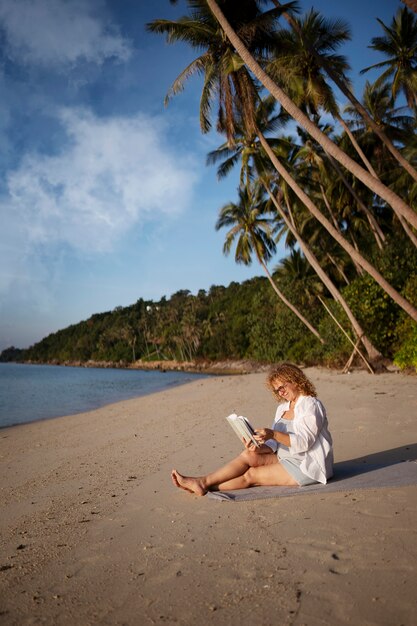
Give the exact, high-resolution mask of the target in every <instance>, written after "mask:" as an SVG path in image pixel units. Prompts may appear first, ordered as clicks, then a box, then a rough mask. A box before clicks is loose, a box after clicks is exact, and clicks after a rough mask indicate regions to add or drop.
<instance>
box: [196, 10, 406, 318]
mask: <svg viewBox="0 0 417 626" xmlns="http://www.w3.org/2000/svg"><path fill="white" fill-rule="evenodd" d="M207 4H208V6H209V7H210V10H211V11H212V13H213V15H214V16H215V18H216V19H217V21H218V22H219V24H220V25H221V27H222V28H223V31H224V32H225V34H226V36H227V38H228V39H229V41H230V42H231V43H232V44H233V46H234V47H235V49H236V51H237V53H238V54H239V56H240V57H241V59H242V60H243V62H244V63H245V64H246V65H247V67H248V68H249V69H250V70H251V71H252V72H253V74H254V75H255V76H256V78H257V79H258V80H259V81H260V82H261V83H262V85H263V86H264V87H265V88H266V89H267V90H268V91H269V92H270V93H271V94H272V95H273V96H274V98H275V99H276V100H277V101H278V102H279V103H280V104H281V105H282V106H283V108H284V109H285V110H286V111H287V112H288V113H289V114H290V115H291V117H293V118H294V120H296V121H297V122H298V123H299V124H300V126H302V127H303V128H304V129H305V130H306V131H307V132H308V133H309V135H311V136H312V137H313V138H314V139H315V140H316V141H317V142H318V143H319V144H320V145H321V146H322V147H323V148H324V149H325V150H327V152H329V154H331V155H332V156H333V157H334V158H335V159H336V160H337V161H339V163H341V165H343V167H345V168H346V169H347V170H348V171H349V172H351V173H352V174H353V175H354V176H356V178H358V179H359V180H360V181H361V182H362V183H363V184H364V185H366V187H368V188H369V189H371V190H372V191H373V192H374V193H376V194H377V195H378V196H380V197H381V198H382V199H383V200H385V201H386V202H387V203H388V204H389V205H390V206H391V207H392V208H393V209H394V210H395V212H397V214H400V215H402V216H403V217H404V218H405V219H406V220H407V221H408V222H409V223H410V224H411V225H412V226H414V227H415V228H417V214H416V213H415V212H414V211H413V210H412V209H411V208H410V207H409V206H408V205H407V204H406V203H405V202H404V200H402V199H401V198H400V197H399V196H397V194H395V193H394V192H393V191H392V190H391V189H389V188H388V187H386V186H385V185H384V184H383V183H381V181H379V180H377V179H376V178H374V177H373V176H372V175H371V174H370V173H369V172H368V171H366V170H364V169H363V167H361V166H360V165H359V164H358V163H356V161H354V160H353V159H351V158H350V157H349V156H348V155H347V154H346V153H345V152H343V150H341V149H340V148H339V146H337V145H336V144H335V143H334V142H333V141H331V139H329V138H328V137H327V136H326V135H325V134H324V133H323V132H322V131H321V130H320V129H319V128H318V127H317V126H316V124H314V123H313V122H312V121H311V120H310V119H309V118H308V117H307V115H305V114H304V113H303V112H302V111H301V109H300V108H299V107H298V106H297V105H296V104H295V103H294V102H293V101H292V100H291V98H289V97H288V96H287V94H286V93H285V92H284V91H283V90H282V89H281V88H280V87H279V86H278V85H277V84H276V83H275V82H274V81H273V80H272V78H271V77H270V76H268V74H267V73H266V72H265V71H264V70H263V69H262V68H261V66H260V65H259V63H258V62H257V61H256V60H255V59H254V57H253V56H252V55H251V53H250V52H249V50H248V49H247V48H246V46H245V45H244V44H243V42H242V41H241V40H240V39H239V37H238V35H237V34H236V32H235V31H234V30H233V28H232V27H231V26H230V24H229V22H228V21H227V20H226V18H225V16H224V15H223V13H222V11H221V9H220V8H219V6H218V4H217V2H216V0H207ZM416 315H417V311H416Z"/></svg>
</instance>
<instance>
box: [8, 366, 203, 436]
mask: <svg viewBox="0 0 417 626" xmlns="http://www.w3.org/2000/svg"><path fill="white" fill-rule="evenodd" d="M197 378H207V376H206V375H204V374H188V373H185V372H143V371H141V370H122V369H98V368H84V367H59V366H54V365H25V364H16V363H0V428H1V427H4V426H12V425H15V424H24V423H26V422H34V421H36V420H42V419H48V418H51V417H59V416H62V415H72V414H74V413H82V412H84V411H89V410H92V409H96V408H98V407H101V406H104V405H105V404H111V403H112V402H117V401H119V400H127V399H128V398H135V397H137V396H144V395H147V394H149V393H153V392H155V391H162V390H163V389H167V388H169V387H173V386H176V385H182V384H184V383H187V382H191V381H192V380H195V379H197Z"/></svg>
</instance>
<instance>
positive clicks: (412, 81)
mask: <svg viewBox="0 0 417 626" xmlns="http://www.w3.org/2000/svg"><path fill="white" fill-rule="evenodd" d="M378 22H379V23H380V24H381V26H382V28H383V30H384V33H385V35H383V36H382V37H373V38H372V40H371V41H372V43H371V45H370V46H369V48H372V49H373V50H376V51H378V52H381V53H382V54H383V55H384V56H386V57H388V58H387V60H386V61H380V62H379V63H374V64H373V65H370V66H369V67H365V68H364V69H363V70H362V72H361V73H362V74H363V73H364V72H368V71H369V70H371V69H376V68H378V69H379V68H381V69H382V68H385V69H384V72H383V73H382V74H381V76H380V77H379V78H378V79H377V80H376V81H375V84H376V86H377V87H379V86H381V85H384V84H386V83H389V84H390V85H391V94H392V98H393V100H394V101H395V100H396V99H397V96H398V94H399V93H400V92H402V93H403V94H404V96H405V99H406V101H407V104H408V106H409V107H410V109H413V110H414V112H415V113H417V17H415V16H414V15H413V13H411V11H409V10H408V9H407V7H402V8H400V9H398V12H397V14H396V16H395V17H394V18H393V20H392V22H391V25H390V26H387V25H386V24H384V22H383V21H382V20H380V19H378Z"/></svg>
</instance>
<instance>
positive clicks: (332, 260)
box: [326, 252, 350, 285]
mask: <svg viewBox="0 0 417 626" xmlns="http://www.w3.org/2000/svg"><path fill="white" fill-rule="evenodd" d="M326 256H327V258H328V259H329V261H330V263H333V265H334V266H335V268H336V269H337V271H338V272H339V274H340V276H341V277H342V278H343V280H344V281H345V283H346V284H347V285H350V280H349V279H348V277H347V276H346V274H345V272H344V271H343V268H342V267H341V265H340V263H338V262H337V261H336V259H335V258H333V256H332V255H331V254H330V253H329V252H326Z"/></svg>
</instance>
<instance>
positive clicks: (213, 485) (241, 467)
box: [171, 450, 297, 496]
mask: <svg viewBox="0 0 417 626" xmlns="http://www.w3.org/2000/svg"><path fill="white" fill-rule="evenodd" d="M273 468H276V470H275V472H274V471H270V472H268V471H267V472H264V473H262V472H255V471H252V470H261V469H264V470H266V469H270V470H272V469H273ZM171 476H172V481H173V483H174V485H176V486H177V487H180V488H181V489H185V491H190V492H191V493H195V494H197V495H199V496H203V495H204V494H205V493H207V491H208V490H209V489H212V490H213V491H214V490H216V491H217V490H219V489H221V490H223V491H224V490H226V489H243V488H244V487H250V486H251V485H255V484H259V485H267V484H268V485H296V484H297V483H296V482H295V481H294V479H293V478H292V477H291V476H290V475H289V474H288V473H287V472H286V470H285V469H284V468H283V467H282V465H281V464H280V463H279V462H278V459H277V456H276V454H256V452H251V451H250V450H245V451H244V452H242V454H240V455H239V456H238V457H236V458H235V459H233V460H232V461H230V462H229V463H227V464H226V465H224V466H223V467H221V468H220V469H218V470H216V471H215V472H212V473H211V474H207V475H206V476H200V477H197V478H195V477H191V476H183V475H182V474H179V472H177V471H176V470H172V473H171ZM257 481H262V482H257ZM264 481H267V482H264ZM268 481H269V482H268ZM271 481H272V482H271ZM277 481H278V482H277Z"/></svg>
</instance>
